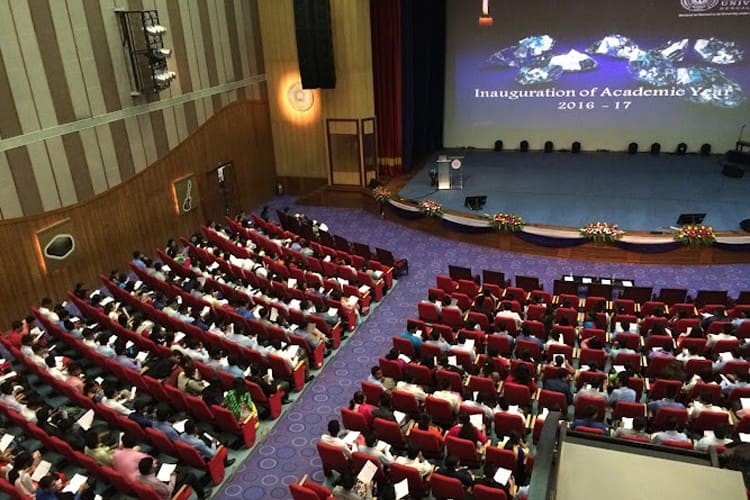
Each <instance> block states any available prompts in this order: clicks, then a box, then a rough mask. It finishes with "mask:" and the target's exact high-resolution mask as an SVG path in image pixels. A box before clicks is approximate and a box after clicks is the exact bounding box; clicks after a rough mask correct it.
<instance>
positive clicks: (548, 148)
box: [544, 141, 555, 153]
mask: <svg viewBox="0 0 750 500" xmlns="http://www.w3.org/2000/svg"><path fill="white" fill-rule="evenodd" d="M554 149H555V145H554V144H553V143H552V141H547V142H545V143H544V152H545V153H551V152H552V151H553V150H554Z"/></svg>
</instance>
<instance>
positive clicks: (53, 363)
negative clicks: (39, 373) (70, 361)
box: [44, 355, 68, 380]
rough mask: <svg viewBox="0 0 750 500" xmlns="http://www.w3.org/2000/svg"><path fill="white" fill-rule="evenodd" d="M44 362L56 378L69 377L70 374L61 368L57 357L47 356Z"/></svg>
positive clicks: (63, 378)
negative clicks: (58, 365)
mask: <svg viewBox="0 0 750 500" xmlns="http://www.w3.org/2000/svg"><path fill="white" fill-rule="evenodd" d="M44 363H45V365H46V367H47V372H48V373H49V374H50V375H52V377H53V378H56V379H57V380H65V379H67V378H68V375H67V374H66V373H65V372H64V371H63V370H62V369H61V368H58V367H57V359H55V357H54V356H51V355H50V356H47V357H46V358H44Z"/></svg>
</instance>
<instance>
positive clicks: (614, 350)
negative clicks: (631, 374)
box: [609, 338, 635, 361]
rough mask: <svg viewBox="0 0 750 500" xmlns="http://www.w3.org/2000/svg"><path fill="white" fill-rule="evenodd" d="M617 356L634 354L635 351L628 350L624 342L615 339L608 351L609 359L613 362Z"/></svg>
mask: <svg viewBox="0 0 750 500" xmlns="http://www.w3.org/2000/svg"><path fill="white" fill-rule="evenodd" d="M619 354H635V351H634V350H633V349H631V348H629V347H628V346H627V344H626V343H625V341H624V340H622V339H619V338H616V339H615V340H614V341H613V342H612V347H611V348H610V349H609V359H611V360H613V361H614V360H615V359H616V358H617V356H618V355H619Z"/></svg>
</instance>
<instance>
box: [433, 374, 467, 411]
mask: <svg viewBox="0 0 750 500" xmlns="http://www.w3.org/2000/svg"><path fill="white" fill-rule="evenodd" d="M432 396H433V397H435V398H438V399H443V400H445V401H448V402H449V403H450V405H451V408H453V413H458V410H459V408H460V407H461V403H462V402H463V397H462V396H461V394H459V393H457V392H454V391H452V390H451V383H450V381H449V380H448V379H442V380H441V381H440V390H439V391H435V392H434V393H432Z"/></svg>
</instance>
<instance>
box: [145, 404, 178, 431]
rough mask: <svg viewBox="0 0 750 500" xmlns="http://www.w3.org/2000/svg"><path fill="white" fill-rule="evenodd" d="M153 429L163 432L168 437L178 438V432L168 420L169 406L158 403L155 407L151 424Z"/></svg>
mask: <svg viewBox="0 0 750 500" xmlns="http://www.w3.org/2000/svg"><path fill="white" fill-rule="evenodd" d="M152 426H153V428H154V430H157V431H159V432H161V433H163V434H165V435H166V436H167V437H168V438H169V439H179V438H180V433H179V432H177V429H175V428H174V426H173V425H172V423H171V422H169V406H167V405H165V404H160V405H159V406H157V408H156V418H155V419H154V421H153V424H152Z"/></svg>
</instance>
